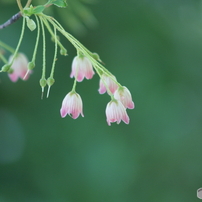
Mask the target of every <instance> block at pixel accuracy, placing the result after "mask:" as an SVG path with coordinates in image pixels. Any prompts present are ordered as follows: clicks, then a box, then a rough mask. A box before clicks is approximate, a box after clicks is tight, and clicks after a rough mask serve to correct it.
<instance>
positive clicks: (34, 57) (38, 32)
mask: <svg viewBox="0 0 202 202" xmlns="http://www.w3.org/2000/svg"><path fill="white" fill-rule="evenodd" d="M35 18H36V22H37V28H38V30H37V37H36V44H35V47H34V52H33V57H32V62H35V59H36V53H37V48H38V44H39V38H40V24H39V19H38V17H37V16H36V15H35Z"/></svg>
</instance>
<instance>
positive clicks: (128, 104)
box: [114, 86, 135, 109]
mask: <svg viewBox="0 0 202 202" xmlns="http://www.w3.org/2000/svg"><path fill="white" fill-rule="evenodd" d="M114 98H115V99H117V100H120V101H121V102H122V104H123V105H124V107H125V108H128V109H134V107H135V104H134V102H133V101H132V96H131V93H130V91H129V90H128V88H126V87H125V86H123V87H119V88H118V89H117V90H116V91H115V93H114Z"/></svg>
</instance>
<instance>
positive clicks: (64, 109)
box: [60, 56, 135, 125]
mask: <svg viewBox="0 0 202 202" xmlns="http://www.w3.org/2000/svg"><path fill="white" fill-rule="evenodd" d="M94 74H95V72H94V70H93V65H92V64H91V62H90V60H89V59H88V58H87V57H84V56H76V57H75V58H74V60H73V63H72V72H71V74H70V77H71V78H72V77H74V78H75V80H76V81H79V82H81V81H83V79H84V78H86V79H91V78H92V77H93V75H94ZM98 91H99V93H100V94H104V93H105V92H107V93H108V94H109V95H110V96H111V98H112V100H111V101H110V102H109V103H108V104H107V107H106V117H107V123H108V125H111V123H112V122H117V123H118V124H119V123H120V122H121V120H122V121H123V122H125V123H126V124H128V123H129V117H128V114H127V112H126V109H127V108H128V109H133V108H134V107H135V105H134V102H133V101H132V96H131V94H130V91H129V90H128V89H127V88H126V87H125V86H121V85H120V84H119V83H118V82H117V80H116V78H115V76H113V75H107V74H105V73H103V74H102V75H101V77H100V87H99V89H98ZM82 107H83V103H82V100H81V97H80V95H79V94H78V93H76V92H75V90H72V91H71V92H69V93H68V94H67V95H66V96H65V98H64V100H63V102H62V106H61V109H60V113H61V116H62V117H63V118H64V117H65V116H66V115H67V114H68V115H71V117H72V118H74V119H76V118H78V116H79V114H81V115H82V116H84V115H83V109H82Z"/></svg>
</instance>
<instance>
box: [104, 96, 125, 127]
mask: <svg viewBox="0 0 202 202" xmlns="http://www.w3.org/2000/svg"><path fill="white" fill-rule="evenodd" d="M106 116H107V123H108V125H109V126H110V125H111V123H112V122H117V124H119V123H120V122H121V120H122V121H123V122H125V123H126V124H129V117H128V114H127V112H126V108H125V107H124V106H123V104H122V103H121V102H120V101H119V100H112V101H110V102H109V103H108V104H107V108H106Z"/></svg>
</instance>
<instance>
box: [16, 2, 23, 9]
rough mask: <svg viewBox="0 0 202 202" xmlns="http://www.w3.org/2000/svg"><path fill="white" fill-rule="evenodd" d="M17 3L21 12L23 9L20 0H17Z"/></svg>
mask: <svg viewBox="0 0 202 202" xmlns="http://www.w3.org/2000/svg"><path fill="white" fill-rule="evenodd" d="M17 4H18V8H19V9H20V11H21V12H22V11H23V7H22V4H21V0H17Z"/></svg>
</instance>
